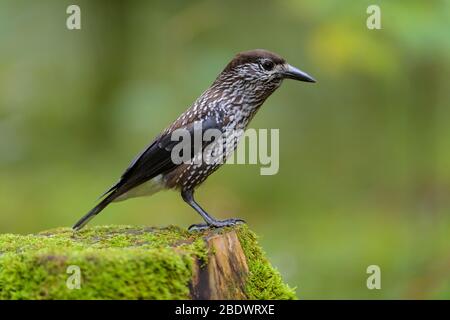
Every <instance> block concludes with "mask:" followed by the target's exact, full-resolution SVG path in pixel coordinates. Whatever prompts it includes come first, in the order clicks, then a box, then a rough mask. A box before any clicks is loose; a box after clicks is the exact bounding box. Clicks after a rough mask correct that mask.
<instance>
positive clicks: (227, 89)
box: [73, 49, 315, 230]
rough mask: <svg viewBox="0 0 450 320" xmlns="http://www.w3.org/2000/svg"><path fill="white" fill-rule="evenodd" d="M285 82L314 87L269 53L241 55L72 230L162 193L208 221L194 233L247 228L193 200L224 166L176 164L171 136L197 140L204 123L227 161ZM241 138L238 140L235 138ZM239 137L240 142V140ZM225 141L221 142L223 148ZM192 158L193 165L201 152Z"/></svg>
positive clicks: (304, 77) (284, 62)
mask: <svg viewBox="0 0 450 320" xmlns="http://www.w3.org/2000/svg"><path fill="white" fill-rule="evenodd" d="M283 79H294V80H299V81H306V82H315V80H314V78H312V77H311V76H309V75H308V74H306V73H305V72H303V71H300V70H298V69H296V68H294V67H293V66H291V65H289V64H288V63H286V61H285V60H284V59H283V58H282V57H280V56H279V55H277V54H274V53H271V52H269V51H266V50H260V49H259V50H251V51H245V52H241V53H239V54H237V55H236V56H235V57H234V58H233V59H232V60H231V62H230V63H228V65H227V66H226V67H225V69H224V70H223V71H222V72H221V73H220V74H219V76H218V77H217V79H216V80H215V81H214V82H213V84H212V85H211V86H210V87H209V88H208V89H207V90H206V91H205V92H204V93H203V94H202V95H201V96H200V97H199V98H198V99H197V100H196V101H195V102H194V104H193V105H192V106H191V107H190V108H189V109H188V110H186V111H185V112H184V113H183V114H181V115H180V116H179V117H178V119H177V120H176V121H175V122H173V123H172V124H171V125H170V126H169V127H168V128H167V129H165V130H164V131H163V132H162V133H161V134H160V135H159V136H157V137H156V138H155V140H153V142H152V143H151V144H150V145H149V146H148V147H147V148H146V149H145V150H144V151H143V152H142V153H141V154H139V155H138V156H137V157H136V159H135V160H134V161H133V162H132V163H131V164H130V166H129V167H128V168H127V169H126V170H125V172H124V173H123V174H122V176H121V178H120V179H119V181H118V182H117V183H116V184H115V185H114V186H112V187H111V188H110V189H109V190H108V191H107V192H106V193H105V194H104V195H103V196H102V197H103V199H102V200H101V201H100V203H99V204H98V205H97V206H95V207H94V208H93V209H92V210H91V211H89V212H88V213H87V214H86V215H85V216H84V217H83V218H81V220H80V221H78V222H77V223H76V224H75V225H74V227H73V228H74V229H75V230H79V229H81V228H82V227H83V226H84V225H86V223H87V222H88V221H89V220H90V219H92V218H93V217H94V216H95V215H97V214H98V213H99V212H100V211H102V210H103V209H104V208H105V207H106V206H107V205H108V204H110V203H111V202H113V201H120V200H124V199H128V198H132V197H139V196H147V195H151V194H154V193H155V192H157V191H159V190H162V189H177V190H180V191H181V196H182V198H183V200H184V201H185V202H187V203H188V204H189V205H190V206H191V207H192V208H193V209H194V210H196V211H197V212H198V213H199V214H200V215H201V216H202V217H203V219H204V220H205V222H206V224H197V225H193V226H191V228H192V227H193V228H205V227H216V228H218V227H224V226H229V225H234V224H236V223H239V222H243V220H242V219H237V218H231V219H226V220H217V219H215V218H214V217H212V216H211V215H209V214H208V213H207V212H206V211H205V210H203V209H202V208H201V207H200V206H199V205H198V203H197V202H196V201H195V200H194V190H195V188H196V187H197V186H199V185H200V184H201V183H202V182H203V181H205V179H206V178H207V177H208V176H209V175H210V174H211V173H213V172H214V171H215V170H217V169H218V168H219V167H220V165H221V164H222V163H223V161H212V162H211V161H208V162H207V161H201V162H198V161H197V162H195V161H185V162H181V163H179V162H177V161H173V156H172V151H173V149H174V147H175V145H176V144H177V143H178V142H179V141H173V140H174V139H173V138H172V134H173V133H174V132H175V131H176V130H180V129H184V130H186V131H187V132H189V134H191V135H193V134H195V129H194V128H195V127H197V128H199V127H198V126H195V125H194V124H195V123H200V124H201V126H200V129H201V130H202V132H204V131H205V130H208V129H216V130H220V132H222V133H223V135H224V136H225V138H224V139H223V140H218V141H214V140H212V141H211V142H210V143H209V144H211V143H221V144H225V145H226V146H228V147H229V145H230V143H231V148H226V151H225V152H224V157H225V158H226V157H227V156H229V155H230V154H231V152H232V151H233V150H234V149H235V148H236V145H237V141H238V140H239V136H240V135H242V133H243V131H244V130H245V128H246V127H247V125H248V123H249V122H250V120H251V119H252V118H253V116H254V115H255V113H256V112H257V111H258V109H259V107H261V105H262V104H263V103H264V101H265V100H266V99H267V98H268V97H269V96H270V95H271V94H272V93H273V92H274V91H275V90H276V89H277V88H278V87H279V86H280V85H281V83H282V82H283ZM236 132H238V134H236ZM236 135H237V136H236ZM219 141H221V142H219ZM207 146H208V144H205V145H202V146H201V149H200V150H197V151H194V150H192V152H191V153H190V154H189V157H191V160H192V159H193V158H195V156H196V155H198V154H199V153H200V152H201V151H203V150H204V149H205V148H206V147H207Z"/></svg>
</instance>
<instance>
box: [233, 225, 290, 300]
mask: <svg viewBox="0 0 450 320" xmlns="http://www.w3.org/2000/svg"><path fill="white" fill-rule="evenodd" d="M237 232H238V235H239V240H240V242H241V246H242V249H243V250H244V253H245V256H246V257H247V264H248V268H249V276H248V279H247V283H246V287H245V289H246V293H247V296H248V297H249V298H250V299H257V300H269V299H278V300H292V299H296V296H295V289H293V288H290V287H289V286H288V285H287V284H285V283H284V282H283V280H282V278H281V275H280V273H279V272H278V271H277V270H276V269H274V268H273V267H272V265H271V264H270V262H269V261H268V260H267V258H266V255H265V253H264V251H263V250H262V248H261V247H260V246H259V245H258V241H257V236H256V235H255V234H254V233H253V232H252V231H250V230H249V229H248V227H247V225H241V226H239V227H238V228H237Z"/></svg>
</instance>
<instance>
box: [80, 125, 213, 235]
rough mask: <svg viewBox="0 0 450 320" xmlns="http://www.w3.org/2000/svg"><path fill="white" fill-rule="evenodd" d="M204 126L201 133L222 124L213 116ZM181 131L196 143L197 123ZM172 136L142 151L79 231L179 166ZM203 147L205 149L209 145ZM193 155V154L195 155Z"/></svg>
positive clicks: (83, 221) (87, 216)
mask: <svg viewBox="0 0 450 320" xmlns="http://www.w3.org/2000/svg"><path fill="white" fill-rule="evenodd" d="M201 124H202V127H201V130H202V132H204V131H205V130H208V129H220V127H219V124H218V123H217V122H216V120H215V119H214V118H213V117H209V118H207V119H205V120H203V121H202V122H201ZM182 128H184V129H186V130H188V131H189V134H190V135H191V141H193V139H192V137H193V136H194V134H195V130H196V126H194V123H190V124H188V125H186V126H184V127H182ZM178 129H180V128H178ZM171 136H172V132H168V133H166V134H163V135H161V136H159V137H157V138H156V139H155V140H154V141H153V142H152V143H151V144H150V145H149V146H148V147H147V148H146V149H145V150H144V151H143V152H141V153H140V154H139V155H138V156H137V157H136V158H135V159H134V160H133V161H132V162H131V164H130V165H129V166H128V168H127V169H126V170H125V172H124V173H123V174H122V176H121V178H120V180H119V181H118V182H117V183H116V184H115V185H113V186H112V187H111V188H110V189H108V190H107V191H106V192H105V193H104V194H103V195H102V196H101V198H102V197H105V198H104V199H103V200H102V201H100V203H99V204H98V205H97V206H96V207H94V208H93V209H92V210H91V211H89V212H88V213H87V214H86V215H85V216H84V217H83V218H81V220H80V221H78V222H77V223H76V224H75V226H74V227H73V228H74V229H76V230H78V229H81V228H82V227H83V226H84V225H85V224H86V223H87V222H88V221H89V220H90V219H92V218H93V217H94V216H95V215H97V214H98V213H99V212H100V211H101V210H103V209H104V208H105V207H106V206H107V205H108V204H109V203H111V202H112V201H114V199H116V198H117V197H119V196H120V195H122V194H124V193H126V192H128V191H129V190H131V189H133V188H135V187H137V186H139V185H140V184H142V183H144V182H146V181H148V180H150V179H152V178H154V177H156V176H158V175H159V174H162V173H165V172H167V171H170V170H172V169H174V168H175V167H177V166H178V164H175V163H173V162H172V158H171V152H172V149H173V148H174V146H175V145H177V144H178V143H179V141H172V139H171ZM192 147H193V144H192ZM203 147H206V145H204V146H203ZM191 154H193V152H192V153H191Z"/></svg>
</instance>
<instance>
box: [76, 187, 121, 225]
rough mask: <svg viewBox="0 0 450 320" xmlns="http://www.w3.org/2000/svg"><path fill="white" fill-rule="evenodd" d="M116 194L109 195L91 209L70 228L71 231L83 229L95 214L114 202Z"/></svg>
mask: <svg viewBox="0 0 450 320" xmlns="http://www.w3.org/2000/svg"><path fill="white" fill-rule="evenodd" d="M117 196H118V195H117V194H116V192H112V193H110V194H109V195H108V196H107V197H106V198H105V199H103V200H102V201H101V202H100V203H99V204H98V205H96V206H95V207H94V208H92V210H91V211H89V212H88V213H87V214H86V215H85V216H83V218H81V219H80V220H79V221H78V222H77V223H75V225H74V226H73V227H72V229H73V230H80V229H81V228H83V227H84V226H85V225H86V224H87V223H88V222H89V221H90V220H91V219H92V218H94V217H95V216H96V215H97V214H99V213H100V211H102V210H103V209H105V207H106V206H107V205H108V204H110V203H111V202H112V201H114V199H115V198H117Z"/></svg>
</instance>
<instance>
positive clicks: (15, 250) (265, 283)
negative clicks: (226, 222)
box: [0, 225, 295, 299]
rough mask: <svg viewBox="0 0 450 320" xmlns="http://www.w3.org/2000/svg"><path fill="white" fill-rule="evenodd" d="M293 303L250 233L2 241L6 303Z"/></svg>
mask: <svg viewBox="0 0 450 320" xmlns="http://www.w3.org/2000/svg"><path fill="white" fill-rule="evenodd" d="M294 298H295V294H294V290H293V289H291V288H289V287H288V286H287V285H286V284H284V283H283V281H282V279H281V276H280V274H279V273H278V272H277V271H276V270H275V269H274V268H273V267H272V266H271V265H270V263H269V261H268V260H267V259H266V258H265V255H264V252H263V251H262V249H261V248H260V247H259V245H258V243H257V241H256V237H255V235H254V233H253V232H251V231H250V230H248V228H247V227H246V226H245V225H242V226H238V227H235V228H225V229H215V230H206V231H202V232H188V231H186V230H182V229H180V228H177V227H168V228H161V229H158V228H150V227H133V226H102V227H93V228H87V229H85V230H82V231H79V232H73V231H72V230H71V229H68V228H62V229H55V230H50V231H46V232H41V233H39V234H36V235H26V236H22V235H13V234H5V235H0V299H294Z"/></svg>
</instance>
